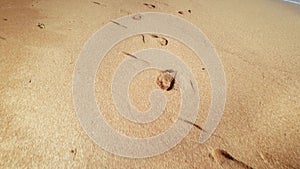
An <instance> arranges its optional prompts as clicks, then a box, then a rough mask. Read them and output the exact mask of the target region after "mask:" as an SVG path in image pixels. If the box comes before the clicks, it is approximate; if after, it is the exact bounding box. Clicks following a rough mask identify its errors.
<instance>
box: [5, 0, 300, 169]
mask: <svg viewBox="0 0 300 169" xmlns="http://www.w3.org/2000/svg"><path fill="white" fill-rule="evenodd" d="M145 2H146V1H145ZM143 3H144V1H134V0H127V1H108V0H101V1H95V2H93V1H79V0H74V1H59V0H52V1H37V0H32V1H29V0H24V1H17V0H2V1H1V2H0V60H1V61H0V71H1V73H0V76H1V80H0V92H1V94H0V99H1V100H0V168H251V167H252V168H274V169H275V168H276V169H280V168H295V169H296V168H300V163H299V161H300V158H299V157H300V132H299V129H300V115H299V113H300V103H299V100H300V90H299V88H300V31H299V30H300V10H299V8H300V6H297V5H294V4H290V3H284V2H281V1H277V0H260V1H259V0H253V1H243V2H241V1H237V0H224V1H215V2H214V1H188V2H184V1H177V0H176V1H171V0H170V1H163V2H161V1H155V0H152V1H151V0H149V1H147V2H146V3H148V4H152V5H154V6H155V8H154V7H153V6H151V5H144V4H143ZM189 10H190V11H189ZM147 11H148V12H149V11H153V12H166V13H171V14H174V15H177V16H179V17H182V18H184V19H186V20H188V21H190V22H191V23H193V24H195V25H196V26H198V27H199V28H200V29H201V30H202V31H203V32H204V33H205V34H206V35H207V37H208V38H209V39H210V41H211V43H212V44H213V45H214V46H215V48H216V50H217V52H218V54H219V57H220V60H221V62H222V63H223V66H224V70H225V74H226V83H227V85H226V86H227V88H226V90H227V95H226V107H225V112H224V115H223V117H222V120H221V122H220V124H219V126H218V128H217V130H216V131H215V133H214V136H212V137H211V138H210V139H209V140H208V141H207V142H206V143H205V144H199V143H198V139H199V133H200V132H199V128H197V127H193V129H192V130H191V132H190V133H189V134H188V135H187V136H186V137H185V138H184V139H183V140H182V141H181V142H180V143H179V144H178V145H177V146H176V147H174V148H172V149H171V150H169V151H168V152H166V153H164V154H161V155H158V156H154V157H150V158H144V159H131V158H124V157H120V156H117V155H114V154H111V153H108V152H106V151H104V150H103V149H102V148H100V147H99V146H97V145H96V144H95V143H94V142H93V141H92V140H91V139H90V138H89V137H88V136H87V135H86V134H85V132H84V130H83V129H82V127H81V126H80V123H79V120H78V118H77V116H76V112H75V108H74V105H73V100H72V77H73V70H74V66H75V64H76V60H77V58H78V56H79V53H80V51H81V49H82V48H83V45H84V43H85V42H86V41H87V40H88V38H89V37H90V36H91V35H92V34H93V33H94V32H96V31H97V30H98V29H100V28H101V27H102V26H103V25H104V24H106V23H108V22H110V20H113V19H116V18H119V17H121V16H124V15H127V14H132V13H137V12H147ZM165 38H167V39H168V44H167V45H166V46H162V45H161V42H160V41H158V40H157V39H155V38H153V37H151V36H150V35H145V36H144V41H145V42H143V40H142V36H135V37H132V38H129V39H126V40H124V41H123V42H121V43H120V44H118V45H116V46H115V47H114V48H113V49H112V50H111V51H110V53H108V55H107V56H106V57H105V59H104V60H103V63H102V64H101V65H100V67H99V69H98V70H99V71H98V73H97V78H96V81H95V85H96V88H95V93H96V98H97V103H98V104H99V105H100V109H101V110H103V116H104V117H105V118H106V119H107V121H108V122H109V123H110V125H111V126H112V127H113V128H115V129H116V130H117V131H119V132H121V133H124V134H127V135H129V136H135V137H149V136H153V135H156V134H158V133H160V132H162V131H164V130H165V129H167V128H168V127H170V126H171V125H172V123H173V122H174V121H175V120H176V118H177V117H178V113H179V112H178V111H179V109H180V107H179V104H178V103H179V101H180V93H179V90H178V86H176V83H175V86H174V90H170V91H168V92H167V91H165V94H166V96H167V97H168V103H167V106H166V109H165V112H164V114H163V115H162V117H160V118H159V119H158V120H157V121H155V122H154V123H151V124H147V125H142V126H141V125H137V124H135V123H131V122H128V121H126V120H124V119H122V116H120V115H119V114H118V112H117V111H116V109H115V107H114V105H113V104H112V96H111V95H110V87H109V86H110V84H111V78H112V75H113V72H114V70H115V69H116V67H117V66H118V64H119V63H120V62H121V61H122V60H123V59H124V58H126V57H128V56H126V55H124V54H122V52H121V51H126V52H129V53H130V52H134V51H136V50H139V49H144V48H149V47H153V48H161V49H166V50H169V51H172V52H173V53H175V54H177V55H178V56H180V58H181V59H182V60H184V61H185V62H186V64H187V65H188V66H189V67H190V68H191V70H192V71H193V73H194V76H195V78H196V80H197V82H198V84H199V90H200V93H199V94H200V97H201V103H200V106H201V108H200V109H199V115H198V118H197V120H196V122H195V124H196V125H197V126H202V125H203V124H204V122H205V119H206V116H207V111H208V109H209V103H210V96H211V93H210V92H211V87H210V83H209V77H208V74H207V71H206V70H205V67H204V65H203V63H201V61H200V60H197V58H196V56H195V54H193V52H191V51H190V50H189V49H187V48H186V47H185V46H183V45H182V44H180V43H179V42H178V41H176V40H174V39H171V38H169V37H165ZM116 55H117V56H119V57H116ZM158 75H159V72H158V71H157V70H148V71H145V72H142V73H140V74H138V75H137V76H136V77H135V79H134V80H133V81H132V84H131V86H130V90H129V91H130V99H131V101H132V103H133V105H134V106H136V107H137V108H138V109H139V110H141V111H145V110H147V109H148V108H149V106H150V105H149V102H148V100H147V98H148V95H149V93H150V91H151V90H152V89H154V88H158V86H157V85H156V78H157V76H158Z"/></svg>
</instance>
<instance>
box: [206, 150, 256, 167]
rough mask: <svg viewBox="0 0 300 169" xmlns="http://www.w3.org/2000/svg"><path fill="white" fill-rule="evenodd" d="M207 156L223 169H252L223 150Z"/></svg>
mask: <svg viewBox="0 0 300 169" xmlns="http://www.w3.org/2000/svg"><path fill="white" fill-rule="evenodd" d="M209 156H210V157H211V158H213V159H214V160H215V161H216V162H217V163H218V164H219V165H220V166H221V168H224V169H231V168H235V169H253V168H252V167H250V166H248V165H247V164H245V163H244V162H242V161H240V160H238V159H236V158H234V157H233V156H232V155H230V154H229V153H228V152H227V151H225V150H221V149H215V150H214V151H213V152H212V153H211V154H210V155H209Z"/></svg>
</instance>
